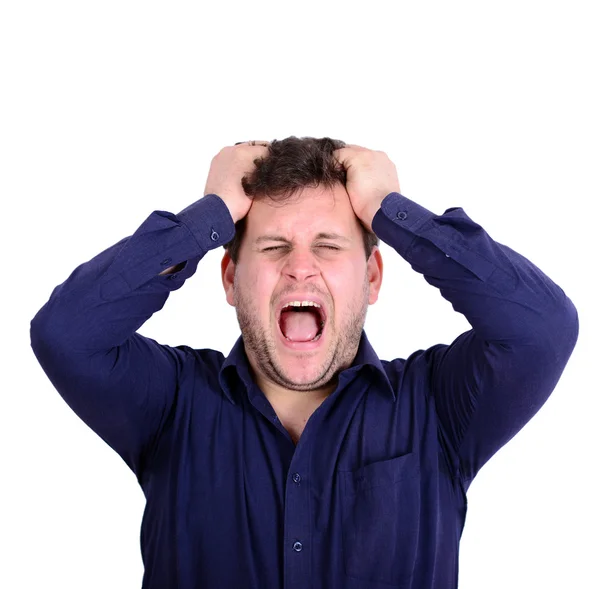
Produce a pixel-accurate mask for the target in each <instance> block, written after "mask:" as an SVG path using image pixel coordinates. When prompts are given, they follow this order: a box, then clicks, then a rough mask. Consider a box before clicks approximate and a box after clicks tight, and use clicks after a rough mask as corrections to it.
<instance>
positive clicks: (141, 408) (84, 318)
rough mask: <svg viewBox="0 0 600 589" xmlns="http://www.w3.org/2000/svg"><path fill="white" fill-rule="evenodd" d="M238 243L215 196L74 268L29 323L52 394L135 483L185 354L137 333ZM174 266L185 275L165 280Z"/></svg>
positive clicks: (155, 216)
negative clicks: (209, 258) (219, 251)
mask: <svg viewBox="0 0 600 589" xmlns="http://www.w3.org/2000/svg"><path fill="white" fill-rule="evenodd" d="M234 233H235V226H234V223H233V219H232V218H231V215H230V213H229V210H228V209H227V207H226V205H225V203H224V202H223V201H222V200H221V199H220V198H219V197H218V196H216V195H207V196H205V197H203V198H201V199H200V200H198V201H196V202H195V203H193V204H192V205H190V206H189V207H187V208H185V209H184V210H183V211H181V212H180V213H179V214H177V215H174V214H172V213H169V212H166V211H154V212H153V213H152V214H150V216H149V217H148V218H147V219H146V220H145V221H144V222H143V223H142V224H141V225H140V227H139V228H138V229H137V230H136V231H135V233H133V235H131V236H129V237H126V238H124V239H122V240H121V241H119V242H118V243H116V244H114V245H113V246H111V247H109V248H108V249H106V250H104V251H103V252H101V253H99V254H98V255H97V256H95V257H94V258H92V259H91V260H89V261H87V262H85V263H83V264H81V265H80V266H78V267H77V268H75V270H74V271H73V272H72V273H71V275H70V276H69V277H68V278H67V279H66V280H65V281H64V282H63V283H62V284H60V285H58V286H57V287H56V288H55V289H54V290H53V291H52V293H51V296H50V298H49V300H48V302H47V303H46V304H44V306H43V307H42V308H41V309H40V310H39V311H38V312H37V314H36V315H35V316H34V318H33V319H32V321H31V326H30V337H31V346H32V349H33V352H34V354H35V356H36V357H37V359H38V361H39V363H40V365H41V367H42V369H43V370H44V372H45V373H46V375H47V376H48V378H49V379H50V381H51V382H52V384H53V385H54V387H55V388H56V389H57V391H58V392H59V393H60V395H61V396H62V398H63V399H64V400H65V401H66V403H67V404H68V405H69V406H70V407H71V409H73V411H74V412H75V413H76V414H77V415H78V416H79V417H80V418H81V419H82V420H83V421H84V422H85V423H86V424H87V425H88V426H89V427H90V428H91V429H92V430H94V431H95V432H96V433H97V434H98V435H99V436H100V437H102V438H103V439H104V441H105V442H107V443H108V444H109V445H110V446H111V447H112V448H113V449H114V450H116V451H117V452H118V453H119V454H120V455H121V457H122V458H123V460H124V461H125V462H126V463H127V464H128V466H129V467H130V468H131V469H132V470H133V471H134V472H135V473H136V475H138V479H139V477H140V475H141V472H142V470H143V466H144V464H143V461H144V460H145V458H144V457H145V456H146V455H147V450H148V449H149V448H151V447H152V445H153V444H154V443H155V442H156V440H157V438H158V437H159V435H160V432H161V430H162V428H163V426H164V424H165V422H166V420H167V419H168V417H169V413H170V411H171V409H172V407H173V404H174V402H175V399H176V394H177V389H178V383H179V377H180V374H181V367H182V363H183V360H184V357H185V354H186V351H185V346H178V347H170V346H167V345H161V344H158V343H157V342H156V341H154V340H153V339H150V338H147V337H144V336H142V335H140V334H137V333H135V332H136V330H137V329H139V327H140V326H141V325H143V324H144V323H145V322H146V321H147V320H148V319H149V318H150V317H151V316H152V315H153V314H154V313H155V312H156V311H158V310H160V309H162V307H163V305H164V304H165V302H166V300H167V298H168V296H169V293H170V292H171V291H173V290H177V289H178V288H181V286H182V285H183V284H184V282H185V281H186V279H187V278H189V277H190V276H192V275H193V274H194V273H195V272H196V269H197V266H198V262H199V261H200V260H201V259H202V257H203V256H204V255H205V254H206V252H207V251H208V250H210V249H214V248H216V247H218V246H221V245H224V244H226V243H227V242H229V241H230V240H231V239H232V238H233V236H234ZM175 265H180V266H181V268H180V269H179V271H178V272H175V273H173V274H166V275H162V276H161V275H159V274H160V272H162V271H163V270H165V269H166V268H168V267H170V266H175Z"/></svg>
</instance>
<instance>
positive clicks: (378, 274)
mask: <svg viewBox="0 0 600 589" xmlns="http://www.w3.org/2000/svg"><path fill="white" fill-rule="evenodd" d="M367 276H368V278H369V305H372V304H373V303H375V302H376V301H377V298H378V297H379V289H380V288H381V281H382V280H383V259H382V258H381V252H380V251H379V248H378V247H377V246H376V245H375V246H373V249H372V250H371V255H370V256H369V259H368V261H367Z"/></svg>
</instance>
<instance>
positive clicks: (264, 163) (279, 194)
mask: <svg viewBox="0 0 600 589" xmlns="http://www.w3.org/2000/svg"><path fill="white" fill-rule="evenodd" d="M345 146H346V144H345V143H344V142H343V141H340V140H338V139H330V138H329V137H323V138H322V139H316V138H315V137H302V138H298V137H295V136H291V137H287V138H286V139H282V140H281V141H278V140H274V141H272V142H271V143H270V144H269V146H268V149H269V152H268V154H267V155H266V156H265V157H263V158H257V159H255V160H254V165H255V166H256V168H255V169H254V171H253V172H252V174H250V176H244V177H243V178H242V187H243V189H244V192H245V193H246V195H248V196H249V197H250V198H252V199H263V198H270V199H271V200H273V201H276V202H285V201H286V200H288V199H289V198H290V197H291V196H293V195H294V194H296V193H297V192H298V191H300V190H301V189H302V188H304V187H313V188H316V187H318V186H322V187H324V188H332V187H333V186H334V185H336V184H337V183H340V184H342V185H343V186H346V170H345V169H344V166H343V165H342V164H340V163H339V162H338V161H337V160H336V159H335V157H334V156H333V152H334V150H336V149H340V148H342V147H345ZM361 228H362V232H363V242H364V246H365V254H366V256H367V259H369V256H370V255H371V251H372V249H373V246H375V245H379V239H378V237H377V235H375V233H372V232H371V231H369V230H367V229H366V228H365V227H364V226H363V225H362V224H361ZM245 229H246V218H245V217H244V218H243V219H241V220H240V221H238V222H237V223H236V224H235V237H234V238H233V239H232V240H231V241H230V242H229V243H227V244H225V246H224V247H225V249H226V250H227V251H228V252H229V255H230V257H231V259H232V260H233V262H234V263H236V264H237V261H238V256H239V250H240V246H241V243H242V239H243V237H244V233H245Z"/></svg>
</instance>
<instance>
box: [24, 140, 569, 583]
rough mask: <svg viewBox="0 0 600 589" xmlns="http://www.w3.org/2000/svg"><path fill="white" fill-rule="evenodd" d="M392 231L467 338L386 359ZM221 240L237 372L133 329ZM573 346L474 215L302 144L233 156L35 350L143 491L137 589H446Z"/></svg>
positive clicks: (58, 309)
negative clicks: (503, 463)
mask: <svg viewBox="0 0 600 589" xmlns="http://www.w3.org/2000/svg"><path fill="white" fill-rule="evenodd" d="M377 237H379V238H381V239H383V240H384V241H385V242H386V243H387V244H389V245H390V246H391V247H393V248H394V249H395V250H396V251H397V252H398V253H399V254H400V255H401V256H402V257H404V258H405V259H406V260H407V261H408V262H409V263H410V264H411V266H412V268H413V269H414V270H416V271H417V272H419V273H421V274H423V276H424V278H425V280H427V282H428V283H430V284H431V285H433V286H435V287H436V288H438V289H439V290H440V292H441V294H442V296H444V297H445V298H446V299H447V300H449V301H450V302H451V303H452V305H453V307H454V309H455V310H456V311H458V312H460V313H463V314H464V316H465V317H466V318H467V319H468V321H469V322H470V324H471V326H472V329H471V330H469V331H467V332H465V333H463V334H461V335H459V336H458V337H457V338H456V339H455V340H454V342H452V344H450V345H442V344H437V345H434V346H432V347H431V348H429V349H427V350H419V351H417V352H415V353H413V354H412V355H411V356H409V357H408V358H407V359H400V358H398V359H395V360H393V361H385V360H380V359H379V358H378V357H377V355H376V354H375V352H374V350H373V349H372V347H371V346H370V344H369V342H368V340H367V337H366V334H365V333H364V331H363V326H364V321H365V317H366V312H367V307H368V305H370V304H373V303H375V302H376V300H377V296H378V292H379V289H380V286H381V281H382V271H383V263H382V259H381V254H380V252H379V249H378V247H377V244H378V240H377ZM220 245H225V246H226V248H227V249H226V252H225V254H224V256H223V261H222V281H223V286H224V288H225V292H226V297H227V301H228V302H229V304H231V305H234V306H235V308H236V313H237V317H238V320H239V324H240V329H241V337H240V338H239V339H238V341H237V343H236V344H235V346H234V347H233V349H232V351H231V353H230V354H229V355H228V356H227V358H225V357H224V356H223V354H221V353H220V352H218V351H215V350H209V349H202V350H196V349H192V348H190V347H188V346H177V347H170V346H166V345H160V344H158V343H157V342H155V341H154V340H152V339H150V338H147V337H143V336H141V335H139V334H137V333H136V330H137V329H138V328H139V327H140V326H141V325H142V324H143V323H144V322H145V321H146V320H147V319H148V318H149V317H150V316H151V315H152V314H153V313H154V312H156V311H158V310H159V309H161V308H162V306H163V305H164V303H165V301H166V300H167V297H168V295H169V293H170V292H171V291H173V290H176V289H178V288H180V287H181V286H182V285H183V283H184V282H185V280H186V279H188V278H189V277H190V276H192V275H193V274H194V272H195V271H196V268H197V264H198V262H199V261H200V260H201V259H202V257H203V256H204V255H205V254H206V252H207V251H208V250H210V249H214V248H216V247H218V246H220ZM398 304H399V305H401V304H402V303H401V300H400V298H399V303H398ZM199 312H200V311H199ZM204 312H210V311H208V310H205V311H204ZM393 326H394V317H390V327H392V328H393ZM578 329H579V327H578V316H577V311H576V309H575V307H574V305H573V303H572V302H571V301H570V299H569V298H568V297H567V296H566V295H565V293H564V292H563V290H562V289H561V288H560V287H558V286H557V285H556V284H555V283H554V282H552V281H551V280H550V279H549V278H548V277H547V276H545V275H544V274H543V273H542V272H541V271H540V270H539V269H538V268H537V267H536V266H534V265H533V264H532V263H531V262H529V261H528V260H527V259H525V258H524V257H523V256H521V255H520V254H518V253H516V252H514V251H513V250H511V249H510V248H508V247H507V246H504V245H502V244H500V243H497V242H495V241H494V240H492V239H491V238H490V236H489V235H488V234H487V233H486V232H485V231H484V230H483V229H482V227H481V226H480V225H478V224H476V223H475V222H473V221H472V220H471V219H470V218H469V217H468V216H467V215H466V213H465V212H464V211H463V209H461V208H451V209H448V210H446V211H445V212H444V214H443V215H435V214H433V213H432V212H430V211H428V210H426V209H425V208H423V207H421V206H420V205H418V204H417V203H416V202H414V201H412V200H410V199H408V198H407V197H405V196H403V195H401V194H400V185H399V182H398V177H397V174H396V169H395V166H394V164H393V163H392V162H391V161H390V160H389V159H388V157H387V156H386V154H385V153H383V152H380V151H372V150H368V149H365V148H362V147H359V146H355V145H348V146H346V145H345V144H343V143H342V142H339V141H333V140H331V139H329V138H325V139H314V138H301V139H298V138H296V137H290V138H287V139H285V140H283V141H274V142H273V143H271V144H269V143H266V142H262V143H260V142H259V143H257V142H250V143H243V144H236V146H233V147H226V148H224V149H223V150H221V151H220V152H219V153H218V154H217V155H216V156H215V158H214V159H213V160H212V163H211V166H210V171H209V176H208V180H207V184H206V190H205V196H204V197H203V198H201V199H199V200H198V201H197V202H195V203H193V204H192V205H190V206H189V207H187V208H185V209H184V210H183V211H181V212H180V213H179V214H177V215H174V214H172V213H169V212H165V211H154V212H153V213H152V214H151V215H150V216H149V217H148V218H147V219H146V221H144V223H142V225H141V226H140V227H139V228H138V229H137V231H135V233H133V235H131V236H130V237H127V238H124V239H122V240H121V241H120V242H118V243H117V244H115V245H113V246H112V247H110V248H108V249H106V250H105V251H103V252H101V253H100V254H98V255H97V256H96V257H94V258H93V259H92V260H90V261H88V262H86V263H84V264H81V265H80V266H79V267H77V268H76V269H75V271H74V272H73V273H72V274H71V275H70V276H69V277H68V278H67V280H66V281H65V282H63V283H62V284H60V285H59V286H58V287H56V288H55V289H54V291H53V292H52V295H51V297H50V300H49V301H48V302H47V303H46V304H45V305H44V306H43V307H42V309H41V310H40V311H39V312H38V313H37V314H36V316H35V317H34V319H33V320H32V324H31V342H32V346H33V350H34V352H35V354H36V356H37V358H38V360H39V362H40V364H41V365H42V367H43V369H44V370H45V371H46V373H47V375H48V377H49V378H50V380H51V381H52V383H53V384H54V386H55V387H56V388H57V390H58V391H59V393H60V394H61V395H62V396H63V398H64V399H65V401H66V402H67V403H68V404H69V405H70V407H71V408H72V409H73V410H74V411H75V412H76V413H77V414H78V415H79V416H80V418H81V419H83V420H84V421H85V422H86V423H87V424H88V425H89V426H90V427H91V428H92V429H93V430H94V431H95V432H97V433H98V434H99V435H100V436H101V437H102V438H103V439H104V440H105V441H106V442H107V443H108V444H109V445H110V446H111V447H112V448H114V449H115V450H116V451H117V452H118V453H119V454H120V456H121V457H122V458H123V459H124V460H125V462H126V463H127V464H128V465H129V467H130V468H131V469H132V470H133V471H134V472H135V474H136V475H137V478H138V481H139V483H140V485H141V487H142V489H143V490H144V493H145V496H146V499H147V504H146V510H145V513H144V519H143V523H142V534H141V546H142V555H143V560H144V564H145V572H144V579H143V587H144V588H146V589H150V588H152V589H158V588H168V587H177V588H181V589H192V588H211V589H217V588H218V589H226V588H236V589H241V588H257V589H258V588H260V589H267V588H279V587H285V588H286V589H299V588H311V589H336V588H345V589H353V588H361V589H365V588H383V587H386V588H387V589H390V588H392V587H395V588H409V587H410V588H418V589H450V588H454V587H456V586H457V577H458V569H457V566H458V548H459V539H460V535H461V532H462V529H463V525H464V521H465V514H466V505H467V502H466V495H465V493H466V491H467V489H468V487H469V485H470V483H471V481H472V480H473V478H474V476H475V475H476V474H477V472H478V471H479V469H480V468H481V467H482V465H483V464H484V463H485V462H486V461H487V460H488V459H489V458H490V457H491V456H492V455H493V454H494V453H495V452H496V451H497V450H498V449H499V448H500V447H502V446H503V445H504V444H505V443H506V442H507V441H508V440H510V439H511V438H512V437H513V436H514V435H515V434H516V433H517V432H518V431H519V430H520V429H521V428H522V427H523V425H524V424H525V423H526V422H527V421H528V420H529V419H531V417H532V416H533V415H534V414H535V413H536V412H537V411H538V410H539V408H540V407H541V406H542V404H543V403H544V402H545V400H546V399H547V398H548V396H549V394H550V393H551V392H552V390H553V389H554V387H555V386H556V383H557V382H558V380H559V378H560V376H561V374H562V372H563V370H564V367H565V365H566V363H567V361H568V359H569V357H570V355H571V352H572V350H573V348H574V346H575V343H576V340H577V336H578Z"/></svg>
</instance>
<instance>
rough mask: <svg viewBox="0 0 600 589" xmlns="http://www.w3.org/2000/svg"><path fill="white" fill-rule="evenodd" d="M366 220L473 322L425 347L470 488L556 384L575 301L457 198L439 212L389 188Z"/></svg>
mask: <svg viewBox="0 0 600 589" xmlns="http://www.w3.org/2000/svg"><path fill="white" fill-rule="evenodd" d="M372 227H373V231H374V232H375V233H376V235H377V236H378V237H380V238H381V239H382V240H383V241H384V242H385V243H387V244H388V245H390V246H391V247H392V248H394V249H395V250H396V251H397V252H398V253H399V254H400V255H401V256H402V257H403V258H404V259H406V260H407V261H408V262H409V263H410V264H411V267H412V268H413V270H415V271H417V272H419V273H421V274H423V276H424V278H425V280H426V281H427V282H428V283H429V284H431V285H432V286H435V287H436V288H438V289H439V290H440V293H441V295H442V296H443V297H444V298H445V299H447V300H448V301H449V302H450V303H451V304H452V307H453V308H454V310H455V311H458V312H459V313H462V314H463V315H464V316H465V318H466V319H467V321H468V322H469V324H470V325H471V327H472V329H471V330H469V331H467V332H465V333H463V334H461V335H459V336H458V337H457V338H456V339H455V340H454V341H453V342H452V343H451V344H450V345H442V344H438V345H435V346H433V347H431V348H429V349H428V350H426V351H425V355H426V365H427V366H428V370H429V375H428V376H429V379H430V383H431V389H432V390H431V394H432V395H433V397H434V402H435V407H436V412H437V416H438V422H439V428H440V439H441V441H442V443H443V445H444V446H445V447H446V449H447V450H448V453H449V454H450V456H452V461H453V463H454V464H453V467H454V469H455V475H457V476H459V477H460V479H461V480H462V482H463V485H464V486H465V488H466V487H468V486H469V484H470V482H471V481H472V479H473V478H474V477H475V475H476V474H477V472H478V471H479V469H480V468H481V467H482V466H483V464H485V462H487V461H488V460H489V458H490V457H491V456H492V455H493V454H494V453H495V452H497V451H498V450H499V449H500V448H501V447H502V446H503V445H504V444H506V443H507V442H508V441H509V440H510V439H511V438H512V437H513V436H514V435H515V434H516V433H517V432H518V431H519V430H520V429H521V428H522V427H523V426H524V425H525V424H526V423H527V422H528V421H529V420H530V419H531V418H532V417H533V415H535V413H536V412H537V411H538V410H539V409H540V408H541V406H542V405H543V404H544V402H545V401H546V400H547V398H548V397H549V395H550V393H551V392H552V391H553V389H554V388H555V386H556V384H557V382H558V380H559V378H560V376H561V374H562V372H563V370H564V368H565V366H566V364H567V361H568V360H569V357H570V356H571V353H572V351H573V349H574V347H575V343H576V341H577V338H578V333H579V319H578V314H577V310H576V308H575V306H574V305H573V302H572V301H571V300H570V299H569V298H568V297H567V296H566V295H565V293H564V291H563V290H562V289H561V288H560V287H559V286H558V285H556V284H555V283H554V282H553V281H552V280H551V279H550V278H548V276H546V275H545V274H544V273H543V272H542V271H541V270H540V269H539V268H537V267H536V266H535V265H534V264H532V263H531V262H530V261H529V260H527V259H526V258H525V257H523V256H522V255H520V254H518V253H517V252H515V251H513V250H512V249H511V248H509V247H507V246H506V245H503V244H501V243H498V242H497V241H494V240H493V239H492V238H491V237H490V236H489V235H488V234H487V233H486V231H485V230H484V229H483V228H482V227H481V226H480V225H478V224H477V223H475V222H474V221H472V220H471V219H470V218H469V217H468V215H467V214H466V213H465V212H464V210H463V209H462V208H460V207H454V208H450V209H447V210H446V211H445V212H444V214H443V215H435V214H434V213H432V212H430V211H428V210H427V209H425V208H424V207H422V206H420V205H418V204H417V203H415V202H413V201H411V200H410V199H408V198H407V197H405V196H403V195H401V194H399V193H395V192H393V193H390V194H388V195H387V196H386V198H385V199H384V200H383V202H382V204H381V208H380V209H379V210H378V212H377V213H376V215H375V217H374V219H373V223H372Z"/></svg>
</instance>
